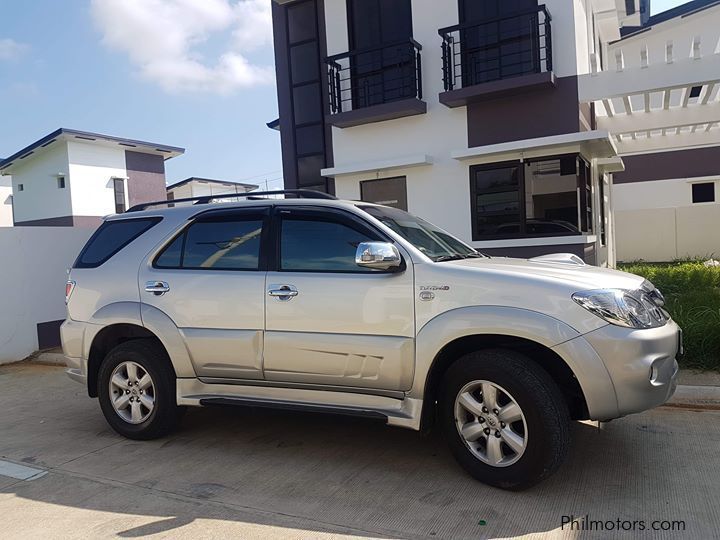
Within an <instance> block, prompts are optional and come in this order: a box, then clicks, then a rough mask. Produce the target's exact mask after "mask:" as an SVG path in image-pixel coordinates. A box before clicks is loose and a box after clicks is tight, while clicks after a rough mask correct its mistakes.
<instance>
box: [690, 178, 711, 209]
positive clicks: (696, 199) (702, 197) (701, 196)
mask: <svg viewBox="0 0 720 540" xmlns="http://www.w3.org/2000/svg"><path fill="white" fill-rule="evenodd" d="M692 202H693V204H695V203H705V202H715V182H703V183H702V184H693V185H692Z"/></svg>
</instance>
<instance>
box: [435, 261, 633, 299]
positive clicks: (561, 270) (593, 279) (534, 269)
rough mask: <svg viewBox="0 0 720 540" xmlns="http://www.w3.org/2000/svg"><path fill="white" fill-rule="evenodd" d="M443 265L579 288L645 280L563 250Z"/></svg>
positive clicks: (627, 286) (620, 285) (624, 286)
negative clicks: (537, 254) (596, 264)
mask: <svg viewBox="0 0 720 540" xmlns="http://www.w3.org/2000/svg"><path fill="white" fill-rule="evenodd" d="M439 264H447V265H452V266H454V267H462V268H465V269H468V270H477V271H479V272H483V273H485V272H490V273H499V274H505V275H507V276H508V277H510V276H512V277H520V276H523V277H526V278H527V277H529V278H532V277H534V278H537V279H538V280H540V281H552V282H555V283H556V284H558V285H560V284H563V283H564V284H567V285H568V286H569V287H571V288H574V289H577V290H578V291H579V290H590V289H610V288H616V289H630V290H633V289H639V288H640V286H641V285H642V283H643V282H644V281H645V280H644V279H643V278H642V277H639V276H636V275H634V274H628V273H627V272H621V271H619V270H612V269H610V268H599V267H597V266H590V265H586V264H584V263H583V262H582V261H581V260H580V259H579V258H578V257H577V256H574V255H569V254H562V253H561V254H554V255H547V256H543V257H536V258H534V259H512V258H505V257H488V258H482V259H463V260H459V261H448V262H444V263H439Z"/></svg>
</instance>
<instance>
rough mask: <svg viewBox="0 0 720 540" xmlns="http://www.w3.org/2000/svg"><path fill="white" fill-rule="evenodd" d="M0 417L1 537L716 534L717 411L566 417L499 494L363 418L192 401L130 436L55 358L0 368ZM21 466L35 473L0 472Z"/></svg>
mask: <svg viewBox="0 0 720 540" xmlns="http://www.w3.org/2000/svg"><path fill="white" fill-rule="evenodd" d="M0 411H2V413H1V414H0V460H2V461H0V516H2V519H0V536H2V537H3V538H23V539H26V538H33V537H37V538H39V537H43V538H48V537H52V538H80V537H83V538H87V537H107V536H120V537H123V538H127V537H138V536H143V535H153V534H154V535H156V536H157V537H172V538H191V537H193V538H194V537H237V538H268V537H273V538H331V537H346V536H349V537H352V536H360V537H373V538H486V537H494V538H497V537H512V536H520V535H537V536H543V535H545V536H543V537H565V538H586V537H598V538H607V537H609V536H612V535H610V534H608V532H607V531H605V532H597V531H595V532H587V531H585V532H582V531H579V530H578V529H579V528H580V527H581V526H582V525H583V522H582V518H583V517H584V516H589V518H590V519H591V520H598V521H603V522H606V521H611V522H614V523H615V524H616V525H615V527H617V526H620V527H623V526H627V523H629V522H633V521H635V522H639V521H641V520H642V521H643V522H644V525H645V527H646V529H645V531H640V530H639V529H638V527H639V525H634V527H635V530H634V531H632V532H626V533H623V535H625V537H627V538H637V537H642V536H645V537H647V538H677V537H685V538H713V537H714V538H718V534H719V533H718V531H720V509H719V505H718V500H720V412H712V411H688V410H681V409H670V408H663V409H657V410H654V411H651V412H648V413H645V414H641V415H635V416H632V417H629V418H626V419H622V420H618V421H615V422H612V423H610V424H607V425H605V426H603V428H602V429H601V430H598V429H597V428H596V427H595V426H594V425H589V424H581V423H578V424H576V425H575V426H574V447H573V450H572V452H571V455H570V458H569V460H568V462H567V463H566V464H565V465H564V466H563V468H562V469H561V470H560V472H559V473H558V474H556V475H555V476H554V477H552V478H551V479H550V480H549V481H546V482H545V483H543V484H541V485H540V486H537V487H535V488H533V489H531V490H529V491H525V492H522V493H508V492H504V491H500V490H497V489H493V488H490V487H486V486H484V485H482V484H479V483H477V482H476V481H474V480H472V479H471V478H469V477H468V476H466V475H465V473H464V472H463V471H462V470H461V469H460V468H459V467H458V466H457V465H456V464H455V462H454V461H453V459H452V457H451V456H450V455H449V452H448V451H447V450H446V449H445V446H444V443H443V441H442V440H440V437H438V436H431V437H422V436H421V435H420V434H418V433H415V432H412V431H405V430H401V429H397V428H389V427H386V426H384V425H378V424H375V423H368V422H366V421H360V420H351V419H344V418H335V417H324V416H313V415H306V414H297V413H292V414H290V413H283V412H274V411H248V410H243V409H237V410H234V409H198V410H191V411H190V412H189V413H188V415H187V417H186V419H185V422H184V426H183V429H182V431H180V432H179V433H177V434H175V435H173V436H171V437H168V438H165V439H162V440H158V441H152V442H134V441H129V440H126V439H123V438H121V437H119V436H117V435H115V433H114V432H111V431H110V430H109V428H108V427H107V425H106V424H105V421H104V419H103V417H102V415H101V413H100V410H99V407H98V404H97V401H96V400H91V399H90V398H88V397H87V395H86V394H85V390H84V389H83V388H82V387H81V386H80V385H78V384H76V383H73V382H72V381H70V380H68V379H66V377H65V375H64V373H63V371H62V369H61V368H58V367H50V366H41V365H33V364H29V363H24V364H16V365H11V366H4V367H0ZM3 462H4V467H5V468H4V469H3ZM17 465H21V466H24V467H30V468H31V470H32V469H37V473H38V474H39V475H42V474H43V472H44V471H47V473H46V474H44V475H42V476H39V477H35V478H34V479H31V480H18V479H15V478H11V477H10V476H3V475H2V474H8V473H7V471H8V470H9V471H10V473H9V474H10V475H12V471H13V470H14V469H13V467H16V468H18V467H17ZM18 469H19V468H18ZM3 470H5V471H6V472H5V473H3ZM563 516H574V518H575V519H576V520H577V521H576V527H575V530H574V531H573V530H570V529H569V528H568V526H567V525H566V526H565V529H564V530H562V529H561V525H562V523H563ZM617 520H620V522H621V523H620V524H618V521H617ZM655 520H668V521H673V520H682V521H684V529H685V530H684V531H683V532H678V531H674V532H664V533H663V532H658V531H654V530H651V527H652V522H653V521H655ZM586 526H587V523H586ZM674 527H676V528H677V527H678V525H675V526H674Z"/></svg>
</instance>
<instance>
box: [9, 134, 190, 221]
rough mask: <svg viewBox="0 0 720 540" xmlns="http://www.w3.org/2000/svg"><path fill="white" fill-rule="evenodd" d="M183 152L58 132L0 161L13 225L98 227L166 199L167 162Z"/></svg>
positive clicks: (94, 135) (128, 140) (108, 138)
mask: <svg viewBox="0 0 720 540" xmlns="http://www.w3.org/2000/svg"><path fill="white" fill-rule="evenodd" d="M184 152H185V150H184V149H183V148H177V147H174V146H167V145H164V144H157V143H152V142H145V141H136V140H132V139H125V138H120V137H113V136H109V135H101V134H98V133H88V132H85V131H77V130H72V129H65V128H61V129H58V130H56V131H54V132H52V133H50V134H49V135H46V136H45V137H43V138H41V139H39V140H37V141H35V142H34V143H32V144H30V145H28V146H27V147H25V148H23V149H22V150H20V151H18V152H16V153H15V154H13V155H12V156H10V157H8V158H6V159H4V160H2V161H0V174H5V175H10V176H11V177H12V212H13V218H14V224H15V226H33V225H34V226H39V225H45V226H66V227H72V226H90V227H92V226H96V225H97V224H99V223H100V221H101V219H102V217H103V216H106V215H108V214H114V213H120V212H124V211H125V210H126V209H128V208H129V207H131V206H133V205H134V204H138V203H141V202H147V201H153V200H163V199H165V198H166V196H167V195H166V190H165V189H166V187H165V160H167V159H170V158H173V157H175V156H179V155H181V154H183V153H184Z"/></svg>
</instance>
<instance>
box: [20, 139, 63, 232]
mask: <svg viewBox="0 0 720 540" xmlns="http://www.w3.org/2000/svg"><path fill="white" fill-rule="evenodd" d="M25 159H26V162H25V163H23V162H22V161H20V162H19V163H18V164H17V165H15V167H14V168H13V174H12V185H13V207H14V211H15V222H16V223H17V222H22V221H33V220H37V219H46V218H55V217H62V216H69V215H71V214H72V203H71V199H70V184H69V182H68V178H69V176H68V175H69V172H70V171H69V170H68V168H69V162H68V148H67V145H65V144H60V143H57V142H56V143H55V144H53V145H51V146H49V147H48V148H45V149H43V150H42V151H40V150H39V151H38V155H37V156H35V155H31V156H28V157H27V158H25ZM58 174H64V175H65V188H64V189H60V188H58V184H57V178H58ZM19 184H22V185H23V191H20V190H19V189H18V185H19Z"/></svg>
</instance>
